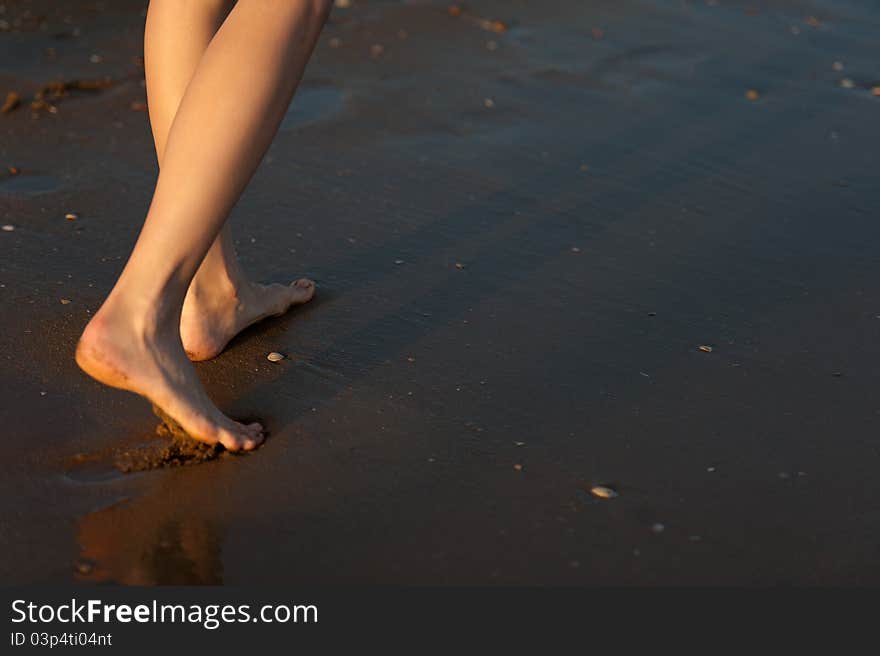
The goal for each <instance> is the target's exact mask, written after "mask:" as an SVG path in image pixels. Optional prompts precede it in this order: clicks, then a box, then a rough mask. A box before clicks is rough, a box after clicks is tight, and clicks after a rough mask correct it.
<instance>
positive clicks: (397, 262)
mask: <svg viewBox="0 0 880 656" xmlns="http://www.w3.org/2000/svg"><path fill="white" fill-rule="evenodd" d="M394 263H395V264H403V260H394Z"/></svg>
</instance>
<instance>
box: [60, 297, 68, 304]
mask: <svg viewBox="0 0 880 656" xmlns="http://www.w3.org/2000/svg"><path fill="white" fill-rule="evenodd" d="M61 305H70V299H69V298H62V299H61Z"/></svg>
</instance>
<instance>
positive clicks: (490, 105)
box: [483, 98, 495, 109]
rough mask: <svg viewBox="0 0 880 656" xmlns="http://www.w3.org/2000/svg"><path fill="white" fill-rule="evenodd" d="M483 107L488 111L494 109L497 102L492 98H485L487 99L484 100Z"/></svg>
mask: <svg viewBox="0 0 880 656" xmlns="http://www.w3.org/2000/svg"><path fill="white" fill-rule="evenodd" d="M483 106H484V107H485V108H486V109H492V108H493V107H494V106H495V101H494V100H492V99H491V98H485V99H484V100H483Z"/></svg>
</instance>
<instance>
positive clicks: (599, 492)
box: [590, 485, 618, 499]
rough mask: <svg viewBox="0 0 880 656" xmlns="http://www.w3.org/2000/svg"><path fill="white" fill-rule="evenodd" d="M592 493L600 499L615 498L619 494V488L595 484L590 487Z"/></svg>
mask: <svg viewBox="0 0 880 656" xmlns="http://www.w3.org/2000/svg"><path fill="white" fill-rule="evenodd" d="M590 494H592V495H593V496H594V497H599V498H600V499H613V498H614V497H616V496H618V494H617V490H615V489H614V488H612V487H608V486H607V485H594V486H593V487H591V488H590Z"/></svg>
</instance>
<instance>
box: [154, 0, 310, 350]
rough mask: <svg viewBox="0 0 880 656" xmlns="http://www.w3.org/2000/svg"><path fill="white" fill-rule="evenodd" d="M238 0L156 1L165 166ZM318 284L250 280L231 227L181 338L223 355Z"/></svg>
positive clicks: (205, 272)
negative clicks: (183, 112)
mask: <svg viewBox="0 0 880 656" xmlns="http://www.w3.org/2000/svg"><path fill="white" fill-rule="evenodd" d="M233 4H234V1H233V0H196V1H195V2H192V1H185V2H181V1H180V0H153V2H151V3H150V8H149V12H148V14H147V28H146V33H145V37H144V49H145V55H146V56H145V60H146V74H147V95H148V96H149V101H150V124H151V126H152V129H153V140H154V142H155V145H156V156H157V158H158V160H159V165H160V166H161V164H162V158H163V154H164V151H165V143H166V141H167V138H168V131H169V129H170V128H171V124H172V122H173V120H174V116H175V114H176V113H177V109H178V107H179V105H180V101H181V99H182V98H183V95H184V92H185V91H186V86H187V84H189V81H190V79H191V78H192V75H193V73H194V71H195V69H196V66H197V65H198V63H199V60H200V59H201V58H202V55H203V54H204V52H205V50H206V49H207V47H208V44H209V43H210V42H211V39H212V38H213V36H214V34H215V33H216V32H217V30H218V29H219V27H220V25H221V24H222V22H223V19H224V18H225V16H226V15H227V14H228V12H229V10H230V8H231V7H232V5H233ZM314 294H315V285H314V283H313V282H312V281H311V280H308V279H305V278H302V279H299V280H296V281H294V282H293V283H292V284H290V285H279V284H275V285H261V284H257V283H254V282H251V281H250V280H248V278H247V276H246V274H245V272H244V271H243V269H242V267H241V265H240V264H239V262H238V259H237V257H236V255H235V249H234V247H233V244H232V232H231V230H230V228H229V224H228V223H227V224H225V225H224V226H223V228H222V229H221V231H220V235H219V236H218V237H217V238H216V239H215V240H214V243H213V244H212V245H211V248H210V249H209V250H208V254H207V255H206V256H205V259H204V260H203V261H202V263H201V265H200V266H199V269H198V271H197V272H196V275H195V277H194V278H193V280H192V282H191V283H190V286H189V290H188V291H187V295H186V299H185V300H184V303H183V310H182V312H181V318H180V336H181V340H182V341H183V348H184V350H185V351H186V353H187V355H188V356H189V358H190V360H208V359H210V358H213V357H215V356H216V355H218V354H219V353H220V352H221V351H222V350H223V349H224V348H225V347H226V344H228V343H229V340H230V339H232V338H233V337H234V336H235V335H236V334H238V333H239V332H241V331H242V330H243V329H244V328H246V327H247V326H249V325H251V324H253V323H255V322H257V321H260V320H261V319H264V318H266V317H268V316H273V315H278V314H283V313H284V312H286V311H287V310H288V309H290V307H291V306H293V305H300V304H302V303H306V302H308V301H310V300H311V299H312V297H313V296H314Z"/></svg>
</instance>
